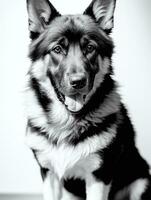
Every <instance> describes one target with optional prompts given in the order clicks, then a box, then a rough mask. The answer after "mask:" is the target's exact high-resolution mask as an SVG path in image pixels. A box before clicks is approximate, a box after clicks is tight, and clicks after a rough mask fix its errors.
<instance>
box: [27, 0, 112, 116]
mask: <svg viewBox="0 0 151 200" xmlns="http://www.w3.org/2000/svg"><path fill="white" fill-rule="evenodd" d="M114 7H115V1H113V0H106V1H105V0H104V1H101V0H96V1H93V2H92V4H91V5H90V6H89V7H88V8H87V10H86V11H85V12H84V14H83V15H67V16H61V15H60V14H59V13H58V12H57V11H56V9H55V8H54V7H53V6H52V4H51V3H49V2H48V1H47V0H37V1H36V0H29V1H28V13H29V28H30V31H31V38H32V39H33V41H32V43H31V52H30V57H31V59H32V60H33V61H37V60H38V59H45V58H46V57H47V60H48V62H47V70H46V71H47V75H48V76H49V77H50V79H51V81H52V82H53V84H54V87H55V88H57V92H59V93H60V95H62V96H63V98H64V104H65V105H66V107H67V109H68V110H69V111H71V112H75V113H77V112H79V111H80V110H81V109H82V108H83V106H84V105H85V103H86V102H87V99H88V98H89V96H91V93H92V91H93V90H94V89H95V88H96V87H97V86H98V85H99V84H101V82H102V81H103V78H104V77H105V75H106V74H107V73H110V67H109V66H110V59H111V55H112V51H113V44H112V41H111V39H110V38H109V36H108V33H109V32H110V31H111V29H112V26H113V25H112V24H113V11H114ZM103 9H104V11H103ZM105 9H106V13H105V14H104V13H103V12H105ZM92 11H93V12H92ZM102 11H103V12H102ZM109 11H110V12H109Z"/></svg>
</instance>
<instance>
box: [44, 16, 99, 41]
mask: <svg viewBox="0 0 151 200" xmlns="http://www.w3.org/2000/svg"><path fill="white" fill-rule="evenodd" d="M96 29H97V30H98V26H97V24H96V23H95V21H94V20H93V19H92V18H91V17H89V16H87V15H64V16H61V17H57V18H56V19H55V20H53V21H52V23H51V24H50V25H49V27H48V31H49V36H50V37H51V38H52V37H53V33H55V37H56V38H57V37H60V36H63V35H65V36H67V38H68V37H72V39H73V38H74V39H78V38H79V37H82V36H83V35H84V34H90V33H93V34H94V33H95V30H96ZM96 32H97V31H96Z"/></svg>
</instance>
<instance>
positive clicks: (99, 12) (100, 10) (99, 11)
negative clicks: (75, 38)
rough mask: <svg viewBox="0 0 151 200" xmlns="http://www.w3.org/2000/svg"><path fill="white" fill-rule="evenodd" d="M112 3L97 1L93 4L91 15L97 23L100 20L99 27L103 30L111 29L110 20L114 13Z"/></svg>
mask: <svg viewBox="0 0 151 200" xmlns="http://www.w3.org/2000/svg"><path fill="white" fill-rule="evenodd" d="M114 3H115V2H114V1H112V0H102V1H101V0H97V1H95V2H94V6H93V13H94V15H95V17H96V19H97V21H99V20H100V19H101V18H102V21H101V24H100V25H101V27H102V28H103V29H111V28H112V27H113V21H112V19H111V18H112V16H113V12H114Z"/></svg>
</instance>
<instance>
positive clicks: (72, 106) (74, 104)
mask: <svg viewBox="0 0 151 200" xmlns="http://www.w3.org/2000/svg"><path fill="white" fill-rule="evenodd" d="M83 104H84V100H83V95H73V96H70V97H68V96H66V97H65V105H66V106H67V108H68V110H70V111H72V112H78V111H80V110H81V109H82V107H83Z"/></svg>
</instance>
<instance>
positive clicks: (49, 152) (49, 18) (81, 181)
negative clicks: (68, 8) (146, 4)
mask: <svg viewBox="0 0 151 200" xmlns="http://www.w3.org/2000/svg"><path fill="white" fill-rule="evenodd" d="M115 3H116V2H115V0H93V1H92V3H91V4H90V6H89V7H88V8H87V9H86V10H85V12H84V13H83V14H81V15H64V16H62V15H61V14H60V13H59V12H58V11H57V10H56V9H55V8H54V6H53V5H52V4H51V3H50V2H49V1H48V0H27V10H28V15H29V30H30V37H31V44H30V50H29V58H30V59H31V62H32V64H31V67H30V70H29V72H28V88H27V90H26V101H27V102H26V104H27V115H28V128H27V134H26V140H27V144H28V146H29V147H30V148H31V149H32V151H33V152H34V155H35V158H36V160H37V162H38V164H39V166H40V169H41V174H42V178H43V182H44V199H45V200H60V199H61V200H77V199H86V200H151V176H150V173H149V166H148V164H147V163H146V161H145V160H144V159H143V158H142V157H141V156H140V154H139V152H138V150H137V148H136V146H135V131H134V128H133V125H132V123H131V121H130V118H129V116H128V113H127V110H126V108H125V106H124V105H123V103H122V101H121V99H120V95H119V94H118V92H117V84H116V82H115V80H114V79H113V76H112V75H113V69H112V54H113V49H114V45H113V41H112V39H111V37H110V33H111V31H112V28H113V13H114V9H115Z"/></svg>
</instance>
